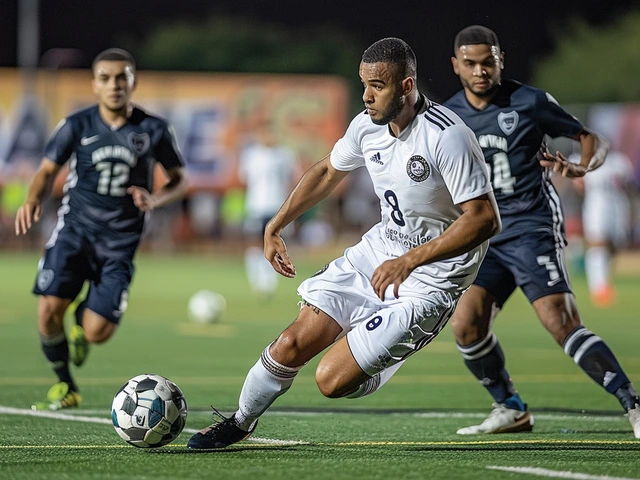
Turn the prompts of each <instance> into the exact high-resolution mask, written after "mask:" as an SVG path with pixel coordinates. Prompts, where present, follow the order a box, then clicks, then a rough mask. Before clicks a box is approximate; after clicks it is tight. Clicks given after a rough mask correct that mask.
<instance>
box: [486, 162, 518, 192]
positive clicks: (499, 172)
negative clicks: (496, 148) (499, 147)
mask: <svg viewBox="0 0 640 480" xmlns="http://www.w3.org/2000/svg"><path fill="white" fill-rule="evenodd" d="M491 163H492V165H493V172H492V182H491V184H492V185H493V189H494V190H500V191H501V193H503V194H511V193H513V192H514V186H515V184H516V177H514V176H512V175H511V167H510V166H509V157H508V156H507V154H506V153H504V152H498V153H496V154H495V155H494V156H492V157H491Z"/></svg>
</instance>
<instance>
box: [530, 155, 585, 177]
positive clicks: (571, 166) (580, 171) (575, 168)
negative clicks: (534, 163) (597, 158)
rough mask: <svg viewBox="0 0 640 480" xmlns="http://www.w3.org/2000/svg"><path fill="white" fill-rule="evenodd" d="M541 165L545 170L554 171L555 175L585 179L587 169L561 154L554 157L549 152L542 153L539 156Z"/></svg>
mask: <svg viewBox="0 0 640 480" xmlns="http://www.w3.org/2000/svg"><path fill="white" fill-rule="evenodd" d="M538 158H539V159H540V165H541V166H543V167H545V168H551V169H553V172H554V173H560V174H561V175H562V176H563V177H567V178H579V177H584V175H585V173H587V169H586V168H585V167H583V166H582V165H580V164H579V163H573V162H570V161H569V160H567V159H566V158H565V157H564V155H562V154H561V153H560V152H556V154H555V155H553V154H552V153H551V152H549V150H547V151H545V152H541V155H539V156H538Z"/></svg>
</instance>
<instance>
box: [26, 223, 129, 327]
mask: <svg viewBox="0 0 640 480" xmlns="http://www.w3.org/2000/svg"><path fill="white" fill-rule="evenodd" d="M54 235H55V234H54ZM134 254H135V248H133V249H132V248H127V249H124V250H113V249H110V248H108V247H107V245H105V243H103V242H100V241H99V240H98V241H90V240H89V239H88V238H87V237H86V236H85V235H84V234H83V233H82V231H81V227H74V226H71V225H65V227H64V228H62V230H60V231H59V232H57V236H55V237H52V239H51V240H49V242H48V243H47V248H46V249H45V252H44V255H43V257H42V259H41V260H40V263H39V265H38V275H37V277H36V282H35V286H34V287H33V293H35V294H37V295H51V296H54V297H59V298H69V299H75V298H76V297H77V296H78V294H79V293H80V291H81V290H82V286H83V284H84V282H85V281H88V282H89V291H88V293H87V298H86V306H87V308H88V309H89V310H92V311H94V312H96V313H97V314H99V315H102V316H103V317H105V318H106V319H107V320H109V321H110V322H113V323H116V324H117V323H118V322H119V321H120V318H122V315H123V314H124V312H125V310H126V309H127V305H128V299H129V283H130V282H131V278H132V277H133V272H134V265H133V255H134Z"/></svg>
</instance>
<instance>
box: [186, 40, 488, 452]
mask: <svg viewBox="0 0 640 480" xmlns="http://www.w3.org/2000/svg"><path fill="white" fill-rule="evenodd" d="M359 73H360V78H361V80H362V83H363V85H364V94H363V101H364V104H365V107H366V110H365V111H364V112H363V113H361V114H359V115H358V116H356V117H355V119H354V120H353V121H352V122H351V124H350V125H349V128H348V129H347V132H346V133H345V135H344V137H343V138H342V139H340V140H338V142H337V143H336V145H335V146H334V148H333V150H332V152H331V154H330V155H329V156H327V157H325V158H324V159H322V160H320V162H318V163H316V164H315V165H314V166H313V167H311V168H310V169H309V170H308V171H307V172H306V173H305V174H304V176H303V177H302V179H301V180H300V182H299V183H298V185H297V186H296V187H295V188H294V190H293V192H292V193H291V194H290V195H289V197H288V198H287V200H286V201H285V202H284V204H283V205H282V207H281V208H280V210H279V211H278V213H277V214H276V215H275V216H274V217H273V219H271V221H270V222H269V224H268V225H267V228H266V232H265V256H266V258H267V259H268V260H269V261H270V262H271V264H272V265H273V268H274V269H275V270H276V271H277V272H279V273H280V274H282V275H283V276H285V277H289V278H291V277H293V276H294V275H295V273H296V271H295V268H294V266H293V264H292V262H291V260H290V259H289V256H288V254H287V249H286V247H285V244H284V242H283V241H282V238H281V237H280V232H281V231H282V230H283V229H284V228H285V226H287V225H288V224H289V223H291V222H292V221H293V220H295V219H296V218H297V217H298V216H299V215H301V214H302V213H303V212H305V211H306V210H308V209H309V208H311V207H312V206H314V205H315V204H317V203H318V202H319V201H320V200H322V199H323V198H325V197H326V196H327V195H328V194H329V193H330V192H331V191H332V190H333V189H334V188H335V187H336V185H337V184H338V183H339V182H340V181H341V180H342V179H343V178H344V177H345V176H346V175H347V174H348V173H349V172H350V171H352V170H354V169H356V168H358V167H362V166H364V167H366V168H367V170H368V172H369V174H370V175H371V178H372V180H373V185H374V188H375V192H376V194H377V196H378V197H379V199H380V207H381V221H380V222H379V223H378V224H376V225H375V226H374V227H373V228H371V230H369V231H368V232H367V233H365V234H364V236H363V237H362V240H361V241H360V242H359V243H358V244H356V245H355V246H353V247H351V248H348V249H347V250H346V251H345V253H344V256H342V257H340V258H338V259H337V260H334V261H333V262H331V263H330V264H329V265H327V266H326V267H325V268H323V269H321V270H320V271H319V272H318V273H316V274H315V275H314V276H313V277H311V278H309V279H307V280H305V281H304V282H303V283H302V284H301V285H300V287H299V289H298V293H299V294H300V296H301V297H302V302H301V305H302V307H301V309H300V313H299V315H298V317H297V318H296V320H295V321H294V322H293V323H292V324H291V325H290V326H289V327H288V328H286V329H285V330H284V332H282V334H281V335H280V336H279V337H278V338H277V339H276V341H275V342H273V343H272V344H271V345H269V346H268V347H267V348H265V350H264V351H263V352H262V355H261V357H260V359H259V360H258V362H257V363H256V364H255V365H254V366H253V367H252V368H251V370H250V371H249V373H248V375H247V378H246V380H245V383H244V386H243V387H242V392H241V394H240V402H239V408H238V410H237V411H236V412H235V414H234V415H233V416H232V417H230V418H224V417H222V416H221V417H222V418H221V421H219V422H217V423H214V424H213V425H211V426H209V427H207V428H205V429H204V430H202V431H201V432H199V433H196V434H195V435H194V436H193V437H191V439H190V440H189V443H188V447H189V448H193V449H205V450H207V449H216V448H224V447H226V446H228V445H231V444H233V443H236V442H239V441H240V440H243V439H245V438H247V437H248V436H249V435H251V433H253V431H254V430H255V428H256V424H257V420H258V418H259V417H260V416H261V415H262V414H263V413H264V412H265V411H266V410H267V408H269V406H270V405H271V404H272V403H273V402H274V401H275V400H276V399H277V398H278V397H279V396H280V395H282V394H283V393H284V392H286V391H287V390H288V389H289V387H290V386H291V384H292V383H293V380H294V378H295V376H296V374H297V373H298V371H299V370H300V369H301V368H302V367H303V366H304V365H305V364H306V363H307V362H308V361H309V360H310V359H311V358H313V357H315V356H316V355H317V354H319V353H320V352H322V351H323V350H324V349H325V348H327V347H330V348H329V350H328V351H327V352H326V353H325V354H324V356H323V357H322V360H321V361H320V364H319V365H318V368H317V370H316V383H317V384H318V388H319V389H320V391H321V393H322V394H323V395H325V396H327V397H331V398H337V397H350V398H355V397H358V396H363V395H366V394H368V393H371V392H373V391H375V390H377V389H378V388H379V387H380V386H381V385H382V384H383V383H384V382H385V381H386V380H387V379H388V378H389V377H390V376H391V375H392V374H393V372H395V371H396V370H397V368H398V366H399V365H400V364H401V363H402V362H403V361H404V360H405V359H406V358H407V357H409V356H410V355H411V354H413V353H415V352H416V351H418V350H419V349H421V348H422V347H424V346H425V345H427V344H428V343H429V342H430V341H431V340H433V338H435V336H436V335H437V334H438V333H439V332H440V331H441V330H442V328H443V327H444V326H445V324H446V322H447V320H448V318H449V317H450V315H451V314H452V312H453V310H454V308H455V306H456V304H457V301H458V298H459V297H460V296H461V295H462V293H463V292H464V291H465V290H466V289H467V288H468V287H469V285H470V284H471V282H472V281H473V279H474V278H475V275H476V273H477V271H478V267H479V265H480V262H481V261H482V259H483V257H484V254H485V252H486V250H487V246H488V239H489V238H490V237H491V236H493V235H494V234H496V233H497V232H498V231H499V230H500V217H499V214H498V210H497V207H496V203H495V199H494V197H493V191H492V188H491V184H490V181H489V177H488V172H487V169H486V166H485V162H484V159H483V156H482V151H481V149H480V146H479V145H478V143H477V141H476V139H475V136H474V134H473V132H472V131H471V130H470V129H469V128H468V127H467V126H466V125H465V124H464V123H463V122H462V121H461V120H460V118H459V117H458V116H457V115H455V114H454V113H453V112H451V111H450V110H449V109H447V108H444V107H442V106H440V105H437V104H435V103H433V102H431V101H430V100H429V99H427V98H426V97H424V96H423V95H421V94H420V93H419V92H418V89H417V84H416V61H415V55H414V54H413V51H412V50H411V48H410V47H409V46H408V45H407V44H406V43H405V42H404V41H402V40H400V39H397V38H385V39H382V40H379V41H377V42H376V43H374V44H373V45H372V46H371V47H369V48H368V49H367V50H366V51H365V52H364V54H363V56H362V62H361V63H360V71H359ZM216 413H219V412H217V411H216Z"/></svg>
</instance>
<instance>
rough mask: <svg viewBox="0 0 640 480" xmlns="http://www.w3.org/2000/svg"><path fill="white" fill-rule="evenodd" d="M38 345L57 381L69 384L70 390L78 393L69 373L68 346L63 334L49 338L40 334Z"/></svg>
mask: <svg viewBox="0 0 640 480" xmlns="http://www.w3.org/2000/svg"><path fill="white" fill-rule="evenodd" d="M40 343H41V345H42V351H43V352H44V356H45V357H47V360H49V363H50V364H51V368H52V369H53V371H54V372H55V374H56V375H57V376H58V379H59V380H60V381H61V382H65V383H67V384H69V388H70V389H71V390H75V391H78V388H77V386H76V384H75V382H74V381H73V378H71V373H70V372H69V345H68V343H67V337H66V336H65V334H64V332H60V333H57V334H55V335H50V336H49V335H42V334H40Z"/></svg>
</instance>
